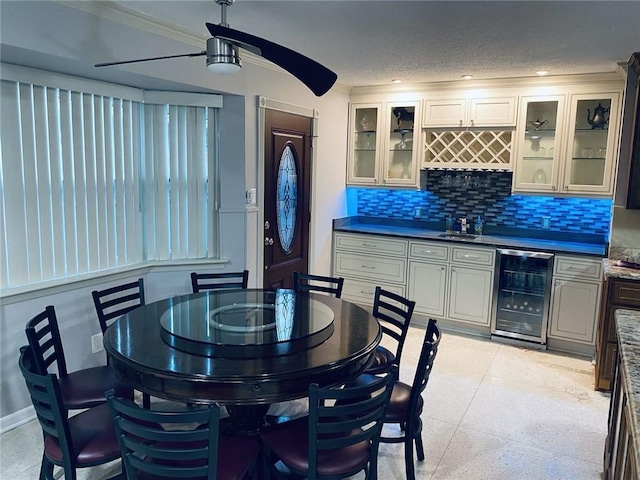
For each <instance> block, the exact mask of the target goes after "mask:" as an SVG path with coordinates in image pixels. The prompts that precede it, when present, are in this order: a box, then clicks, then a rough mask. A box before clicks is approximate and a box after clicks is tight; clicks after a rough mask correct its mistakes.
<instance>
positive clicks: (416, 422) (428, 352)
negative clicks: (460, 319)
mask: <svg viewBox="0 0 640 480" xmlns="http://www.w3.org/2000/svg"><path fill="white" fill-rule="evenodd" d="M441 338H442V334H441V333H440V328H439V327H438V324H437V322H436V320H433V319H430V320H429V323H428V325H427V331H426V332H425V336H424V341H423V342H422V350H421V351H420V358H419V360H418V367H417V368H416V373H415V376H414V378H413V384H411V385H407V384H406V383H403V382H401V381H400V380H398V381H396V382H395V384H394V385H393V391H392V392H391V399H390V400H389V406H388V407H387V411H386V413H385V417H384V423H385V424H398V425H399V427H400V432H401V435H399V436H394V437H391V436H384V435H381V436H380V441H381V442H383V443H404V457H405V469H406V474H407V480H414V479H415V469H414V464H413V444H414V442H415V446H416V454H417V457H418V461H420V462H421V461H423V460H424V448H423V444H422V420H421V419H420V415H421V414H422V409H423V407H424V398H423V397H422V393H423V392H424V389H425V388H426V387H427V382H428V381H429V375H430V374H431V370H432V369H433V362H434V361H435V359H436V354H437V353H438V345H439V344H440V339H441Z"/></svg>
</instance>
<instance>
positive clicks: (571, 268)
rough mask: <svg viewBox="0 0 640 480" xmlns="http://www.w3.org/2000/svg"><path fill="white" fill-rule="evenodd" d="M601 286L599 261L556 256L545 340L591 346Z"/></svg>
mask: <svg viewBox="0 0 640 480" xmlns="http://www.w3.org/2000/svg"><path fill="white" fill-rule="evenodd" d="M601 284H602V260H601V259H591V258H587V257H575V256H562V255H558V256H556V258H555V262H554V269H553V286H552V289H551V311H550V315H549V331H548V334H547V336H548V338H558V339H561V340H572V341H577V342H581V343H585V344H589V345H595V329H596V324H597V319H598V316H599V310H600V293H601Z"/></svg>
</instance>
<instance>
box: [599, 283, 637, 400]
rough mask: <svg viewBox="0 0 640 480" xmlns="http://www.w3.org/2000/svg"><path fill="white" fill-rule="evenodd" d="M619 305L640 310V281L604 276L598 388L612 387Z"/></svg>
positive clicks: (607, 388)
mask: <svg viewBox="0 0 640 480" xmlns="http://www.w3.org/2000/svg"><path fill="white" fill-rule="evenodd" d="M619 309H625V310H638V311H640V281H637V280H630V279H622V278H615V277H609V278H605V281H604V287H603V294H602V305H601V308H600V321H599V323H598V332H597V340H596V368H595V375H596V390H605V391H606V390H610V389H611V382H612V380H613V369H614V365H615V359H616V353H617V350H618V339H617V337H616V325H615V313H616V310H619Z"/></svg>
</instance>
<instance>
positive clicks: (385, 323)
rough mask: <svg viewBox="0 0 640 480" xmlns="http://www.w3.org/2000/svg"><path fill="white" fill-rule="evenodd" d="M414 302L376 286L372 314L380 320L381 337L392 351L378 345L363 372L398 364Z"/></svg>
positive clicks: (372, 372) (382, 369) (375, 372)
mask: <svg viewBox="0 0 640 480" xmlns="http://www.w3.org/2000/svg"><path fill="white" fill-rule="evenodd" d="M415 305H416V302H414V301H413V300H409V299H407V298H404V297H402V296H400V295H397V294H395V293H393V292H389V291H387V290H383V289H382V288H381V287H376V292H375V296H374V302H373V316H374V317H375V318H376V319H378V321H379V322H380V327H381V328H382V338H383V341H385V342H386V343H387V344H389V343H390V344H391V345H392V346H393V347H395V348H393V350H394V351H393V352H392V351H391V350H389V349H388V348H386V347H383V346H382V345H378V346H377V347H376V349H375V352H374V358H373V363H372V364H371V366H370V367H369V368H367V370H366V372H365V373H371V374H374V375H375V374H378V373H382V372H385V371H387V370H388V369H389V368H391V365H393V364H394V363H396V364H398V365H399V364H400V357H401V356H402V349H403V347H404V341H405V339H406V338H407V332H408V330H409V322H410V321H411V317H412V316H413V309H414V307H415Z"/></svg>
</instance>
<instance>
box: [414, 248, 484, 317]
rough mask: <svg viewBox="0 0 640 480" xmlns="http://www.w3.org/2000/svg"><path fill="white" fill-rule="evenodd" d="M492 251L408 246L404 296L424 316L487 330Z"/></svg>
mask: <svg viewBox="0 0 640 480" xmlns="http://www.w3.org/2000/svg"><path fill="white" fill-rule="evenodd" d="M494 261H495V251H494V249H492V248H477V247H476V248H474V247H460V246H456V245H447V244H443V243H436V242H420V241H410V242H409V277H408V279H407V296H408V297H409V298H410V299H411V300H414V301H415V302H416V307H415V311H416V312H417V313H421V314H423V315H427V316H431V317H437V318H446V319H449V320H456V321H459V322H465V323H474V324H477V325H482V326H488V324H489V318H490V306H491V300H492V297H491V293H492V288H493V267H494Z"/></svg>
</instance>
